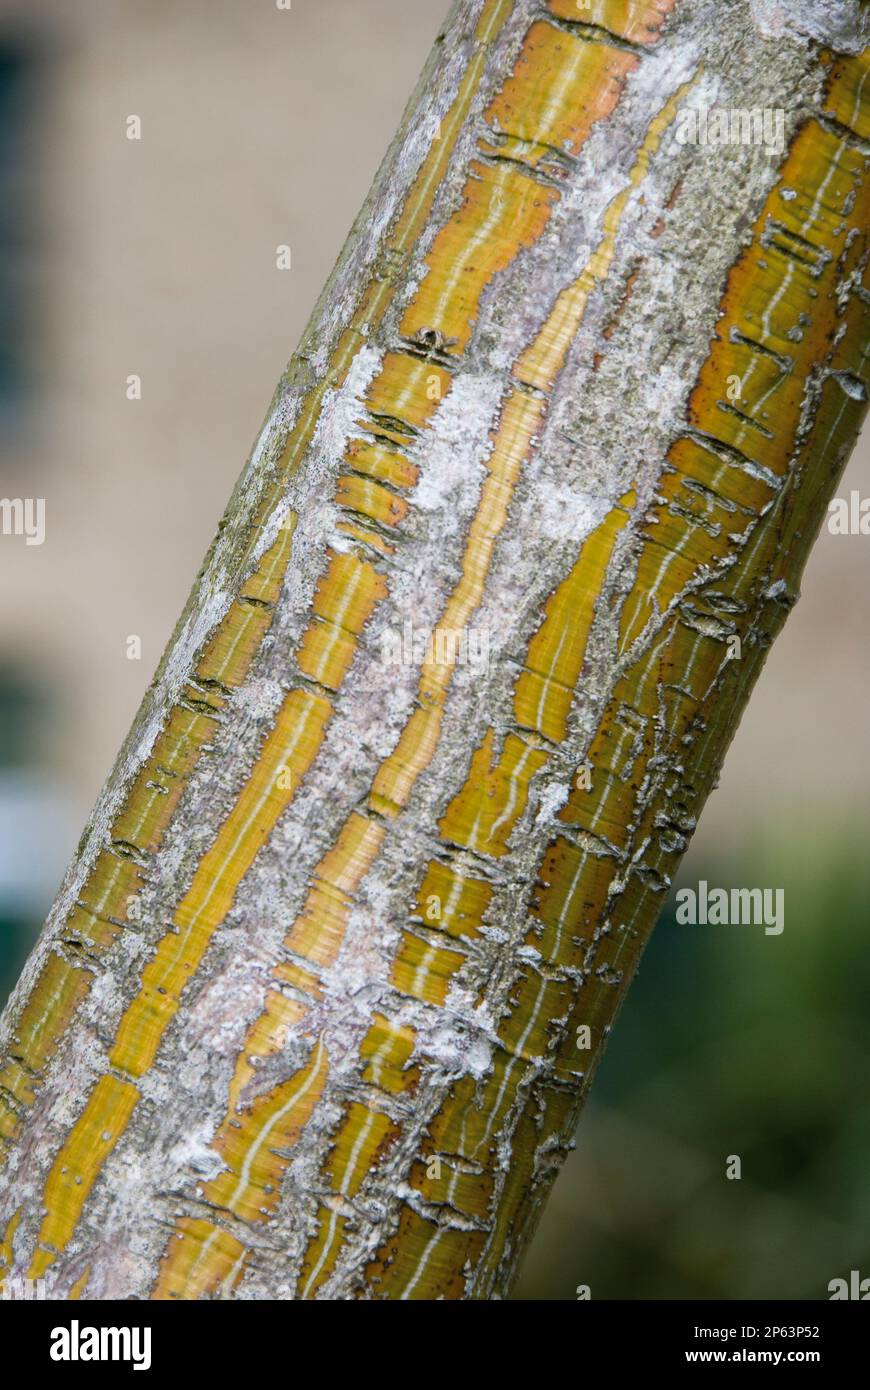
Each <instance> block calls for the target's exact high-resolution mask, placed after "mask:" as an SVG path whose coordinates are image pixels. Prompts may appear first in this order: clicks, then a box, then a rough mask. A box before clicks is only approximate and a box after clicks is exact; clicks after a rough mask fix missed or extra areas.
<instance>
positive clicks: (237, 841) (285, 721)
mask: <svg viewBox="0 0 870 1390" xmlns="http://www.w3.org/2000/svg"><path fill="white" fill-rule="evenodd" d="M330 712H331V707H330V705H329V704H328V702H327V701H326V700H324V699H322V698H321V697H319V696H316V695H312V694H310V693H309V692H308V691H307V690H292V691H291V692H290V694H289V695H288V696H287V697H286V699H285V701H284V704H283V705H282V707H281V710H280V712H279V714H278V717H277V719H276V720H275V724H274V726H273V728H272V729H271V730H270V732H269V733H268V735H267V736H266V738H265V740H264V743H263V747H262V749H261V752H260V756H259V758H258V760H257V762H256V763H255V764H254V767H253V769H252V771H251V776H250V778H249V780H248V781H247V783H246V784H245V786H244V787H243V789H242V791H241V792H240V794H239V797H238V800H237V801H236V804H235V806H234V807H233V809H232V811H231V812H230V814H229V816H228V817H227V819H226V820H225V821H224V824H223V825H222V827H221V829H220V831H219V833H218V836H217V839H216V840H215V842H214V844H213V845H212V847H211V849H209V850H207V851H206V853H205V854H204V855H203V857H202V859H201V860H200V862H199V864H198V866H197V869H196V872H195V874H194V876H193V880H192V882H191V885H190V888H189V889H188V891H187V893H186V894H185V895H184V897H183V898H182V899H181V902H180V903H179V904H178V907H177V909H176V911H175V924H174V925H175V929H174V930H173V931H170V932H169V933H167V935H166V936H164V937H163V939H162V940H161V942H160V944H159V946H158V948H157V952H156V955H155V956H154V959H153V960H152V961H150V962H149V964H148V965H147V966H146V967H145V970H144V972H143V977H142V990H141V992H140V993H139V995H138V996H137V998H136V999H135V1000H134V1001H133V1003H132V1004H131V1005H130V1007H129V1008H128V1010H127V1012H126V1013H125V1015H124V1017H123V1019H122V1020H121V1024H120V1026H119V1028H118V1035H117V1038H116V1041H115V1046H114V1047H113V1049H112V1052H111V1054H110V1060H111V1062H112V1065H113V1066H115V1067H118V1068H120V1069H123V1070H124V1071H126V1072H128V1073H129V1074H130V1075H131V1076H142V1075H143V1074H144V1073H145V1072H146V1071H147V1070H148V1069H149V1067H150V1066H151V1065H152V1063H153V1061H154V1058H155V1056H156V1054H157V1048H158V1047H159V1045H160V1041H161V1039H162V1037H163V1034H164V1032H165V1031H166V1028H167V1027H168V1025H169V1023H170V1021H171V1020H172V1018H173V1017H174V1015H175V1013H176V1011H177V1009H178V1004H179V1000H180V998H181V991H182V990H183V988H184V986H185V985H186V984H187V982H188V980H189V979H190V978H191V976H192V975H193V974H194V972H195V971H196V969H197V968H198V966H199V964H200V962H201V960H202V958H203V955H204V954H205V949H206V946H207V945H208V943H209V941H210V940H211V937H212V935H213V934H214V931H215V929H216V928H217V927H218V926H219V925H220V923H221V922H222V921H223V919H224V917H225V916H226V914H227V912H228V911H229V909H230V907H231V905H232V902H233V898H234V897H235V893H236V890H237V888H238V886H239V884H240V883H241V881H242V879H243V878H244V876H245V874H246V873H247V872H248V870H249V868H250V867H251V865H252V864H253V862H254V859H255V858H256V856H257V854H258V852H259V851H260V849H262V847H263V845H264V844H265V842H266V840H267V839H268V838H269V835H270V834H271V833H272V831H273V829H274V828H275V825H276V824H277V822H278V820H279V818H280V816H281V815H282V813H283V812H284V810H285V809H286V808H287V806H288V805H289V803H290V801H291V800H292V798H293V794H294V790H295V787H296V785H297V784H298V780H299V779H300V778H301V777H302V776H303V774H304V773H305V771H306V769H307V768H308V767H309V766H310V764H311V763H312V761H313V759H314V756H315V754H316V753H317V750H318V748H319V747H320V742H321V739H322V737H323V728H324V725H325V723H326V721H327V719H328V717H329V714H330Z"/></svg>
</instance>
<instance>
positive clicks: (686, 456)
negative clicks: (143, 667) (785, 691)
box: [0, 0, 870, 1299]
mask: <svg viewBox="0 0 870 1390" xmlns="http://www.w3.org/2000/svg"><path fill="white" fill-rule="evenodd" d="M868 42H870V25H868V19H867V17H866V12H865V11H863V10H862V7H861V6H860V5H859V4H857V3H852V0H842V3H840V4H837V5H831V4H828V3H826V0H794V3H792V4H790V5H788V6H781V5H779V4H777V3H775V0H752V2H751V3H750V0H730V3H729V4H728V5H722V4H719V3H712V2H711V0H588V3H585V4H584V3H575V0H549V3H547V4H544V3H540V0H534V3H533V2H532V0H459V3H458V4H457V5H456V6H455V8H454V10H453V12H452V14H451V17H450V19H449V21H448V23H447V25H446V27H445V29H444V31H443V33H442V34H441V35H439V38H438V40H437V42H436V45H435V50H434V53H433V55H432V58H431V59H430V61H429V64H428V66H427V69H426V72H425V74H424V77H423V80H422V82H421V84H420V86H419V87H418V89H417V93H416V95H415V97H414V98H413V100H412V102H411V104H410V107H409V109H408V112H407V114H406V116H405V119H404V121H403V124H402V127H401V129H400V131H399V134H398V136H397V138H396V140H395V142H394V144H393V146H392V147H391V149H390V151H389V153H388V155H387V158H386V161H385V163H384V165H383V167H382V169H381V172H380V174H379V175H378V178H377V180H376V183H375V186H374V189H373V191H372V193H371V195H370V197H369V199H368V202H367V203H366V205H365V207H364V208H363V211H362V213H361V215H360V218H359V219H358V221H357V223H356V226H355V227H354V229H353V231H352V233H351V236H350V238H349V240H348V243H347V246H346V248H345V250H344V252H343V254H342V256H341V258H340V261H339V264H338V266H337V268H336V270H335V272H334V274H333V276H332V278H331V280H330V282H329V284H328V286H327V288H326V290H325V292H324V294H323V296H322V298H321V300H320V302H319V304H318V305H317V308H316V310H315V313H314V316H313V319H312V322H311V325H310V327H309V329H308V331H307V333H306V336H305V339H304V341H303V343H302V346H301V347H300V349H299V351H298V353H297V354H296V356H295V357H294V358H293V359H292V361H291V363H290V365H289V367H288V369H287V371H286V373H285V375H284V377H283V378H282V380H281V382H280V385H279V387H278V390H277V392H276V395H275V398H274V401H273V404H272V407H271V410H270V412H269V415H268V418H267V421H266V423H265V426H264V428H263V431H262V433H261V435H260V438H259V440H258V442H257V445H256V447H255V449H254V451H253V454H252V456H251V459H250V461H249V463H248V466H247V468H246V469H245V472H244V474H243V476H242V479H241V481H240V483H239V485H238V487H237V489H236V492H235V494H234V496H233V498H232V500H231V502H230V505H229V508H228V510H227V513H226V516H225V519H224V521H223V523H222V526H221V528H220V532H219V535H218V537H217V539H216V541H215V543H214V545H213V547H212V549H211V551H210V553H209V555H208V557H207V560H206V563H205V566H204V568H203V570H202V572H201V574H200V576H199V578H198V580H197V583H196V585H195V588H194V592H193V594H192V596H191V599H190V601H189V603H188V605H187V608H186V610H185V612H184V614H183V616H182V619H181V621H180V623H179V626H178V628H177V630H176V633H175V635H174V637H173V639H172V641H171V643H170V646H169V648H168V651H167V653H166V656H165V657H164V660H163V663H162V665H161V667H160V669H159V671H158V674H157V676H156V678H155V681H154V683H153V685H152V686H151V688H150V690H149V691H148V694H147V696H146V698H145V701H144V703H143V706H142V709H141V711H140V714H139V716H138V718H137V720H136V723H135V725H134V727H133V730H132V732H131V734H130V736H129V738H128V740H127V742H126V744H125V746H124V748H123V750H122V752H121V755H120V757H119V759H118V762H117V765H116V767H115V769H114V771H113V772H112V774H111V776H110V778H109V781H108V783H107V785H106V788H105V791H104V792H103V794H102V797H101V799H100V801H99V803H98V806H97V808H96V810H95V812H94V816H93V819H92V821H91V823H90V825H89V826H88V828H87V831H86V833H85V835H84V837H83V839H82V842H81V845H80V847H79V850H78V853H77V855H76V858H75V860H74V862H73V864H72V866H71V868H70V870H69V872H68V874H67V877H66V879H65V881H64V884H63V887H62V889H61V892H60V895H59V897H58V900H57V903H56V905H55V908H54V910H53V912H52V914H51V917H50V919H49V922H48V924H47V926H46V928H45V930H44V932H43V934H42V936H41V938H40V940H39V943H38V945H37V946H36V948H35V950H34V952H33V955H32V957H31V959H30V961H29V963H28V965H27V966H26V968H25V970H24V973H23V976H22V979H21V982H20V984H19V986H18V989H17V991H16V993H15V994H14V996H13V998H12V1000H11V1001H10V1004H9V1006H8V1008H7V1010H6V1013H5V1014H4V1019H3V1033H2V1048H3V1055H2V1058H0V1155H2V1158H0V1162H2V1165H3V1167H2V1173H0V1175H2V1180H3V1188H2V1196H0V1273H2V1271H4V1270H5V1272H6V1273H7V1274H9V1273H12V1274H14V1275H16V1276H25V1277H27V1278H31V1279H39V1278H44V1279H45V1280H46V1285H47V1290H48V1293H49V1296H51V1297H60V1298H75V1297H79V1296H85V1297H89V1298H119V1297H120V1298H126V1297H136V1298H143V1297H149V1296H150V1297H157V1298H199V1297H203V1296H210V1297H219V1296H223V1297H227V1296H235V1297H253V1298H314V1297H319V1298H357V1297H359V1298H372V1297H373V1298H399V1299H401V1298H418V1299H419V1298H438V1297H444V1298H488V1297H499V1296H504V1295H505V1294H506V1293H507V1292H508V1291H509V1289H510V1287H511V1283H512V1280H513V1278H514V1275H515V1273H516V1270H517V1265H518V1261H519V1258H520V1256H521V1254H522V1251H523V1249H524V1247H525V1245H526V1243H527V1241H528V1238H529V1235H530V1233H531V1231H532V1229H533V1227H534V1223H535V1220H536V1217H537V1215H538V1214H539V1212H540V1209H541V1205H542V1203H543V1201H544V1199H545V1197H546V1194H547V1191H548V1189H549V1187H550V1185H551V1182H552V1180H553V1177H554V1176H555V1174H556V1172H557V1171H558V1168H559V1165H560V1163H561V1161H562V1158H563V1157H564V1154H565V1152H566V1150H567V1149H568V1147H569V1146H570V1144H571V1142H572V1134H573V1132H574V1128H575V1125H576V1122H577V1116H578V1111H579V1109H580V1106H581V1104H582V1100H583V1097H584V1095H585V1093H586V1090H587V1088H588V1085H589V1082H590V1079H591V1076H592V1074H593V1072H594V1069H595V1066H596V1064H597V1062H598V1060H599V1058H600V1055H601V1051H602V1048H603V1045H604V1042H605V1039H606V1036H607V1034H608V1032H609V1030H610V1027H611V1025H612V1023H613V1020H614V1016H615V1014H616V1011H617V1009H618V1007H619V1004H620V1002H621V1000H622V998H623V996H624V993H625V990H626V988H627V986H628V983H629V981H630V980H631V977H632V975H633V973H634V970H635V968H636V965H637V961H638V957H639V955H640V952H641V950H642V948H643V945H644V943H645V941H646V940H647V937H648V935H649V933H650V930H651V928H652V925H653V923H654V921H655V918H656V916H657V915H658V913H659V911H660V909H661V907H662V905H663V903H664V900H665V896H666V893H667V890H668V885H669V884H670V882H671V878H672V875H673V873H674V870H675V868H676V866H677V864H678V863H679V860H680V857H681V855H682V853H683V851H684V850H685V848H686V845H687V842H688V839H689V837H690V835H691V833H692V830H693V828H694V826H695V823H696V820H697V817H698V814H699V811H700V808H701V805H702V804H703V801H704V799H705V797H706V795H707V793H708V792H709V791H710V789H711V787H712V786H713V785H714V784H715V780H716V777H717V774H718V771H719V768H720V765H721V762H722V758H723V756H724V753H725V750H726V747H727V745H728V742H729V740H730V738H731V736H732V733H733V731H734V728H735V726H736V722H737V720H738V718H739V715H740V712H741V710H742V708H743V705H744V703H745V701H746V699H747V696H748V694H749V691H750V689H751V687H752V684H753V682H754V680H755V678H756V676H757V674H758V671H759V669H760V666H761V663H762V661H763V659H764V656H765V653H766V651H767V648H768V646H769V645H770V642H771V639H772V638H773V636H774V635H775V633H776V632H777V630H778V629H779V627H780V625H781V623H782V621H783V619H784V617H785V615H786V614H787V612H788V610H789V608H790V607H791V606H792V604H793V603H794V601H795V599H796V597H797V593H798V582H799V578H800V574H801V570H802V567H803V564H804V561H805V559H806V556H807V552H808V549H809V546H810V544H811V541H812V538H813V536H814V534H815V532H816V531H817V529H818V526H819V524H820V521H821V519H822V517H823V515H824V512H825V508H826V504H827V501H828V499H829V497H830V496H831V493H832V491H833V489H834V487H835V485H836V480H837V478H838V476H839V473H840V471H841V468H842V466H843V464H844V462H845V459H846V457H847V455H848V452H849V449H850V447H851V445H852V443H853V441H854V438H855V435H856V433H857V430H858V427H859V424H860V421H861V418H862V415H863V412H864V408H865V402H866V399H867V392H866V385H865V384H866V382H867V379H868V363H867V356H866V353H867V342H868V322H870V320H868V305H870V294H868V289H867V266H868V245H870V243H868V221H867V210H868V199H870V187H868V176H867V174H868V165H867V156H868V152H870V146H868V143H867V141H868V139H870V100H867V101H864V100H862V92H863V88H864V86H865V82H866V77H867V73H868V70H870V49H865V48H864V45H866V44H867V43H868ZM868 95H870V88H868ZM716 111H718V112H720V113H724V121H725V122H726V124H723V123H722V118H721V116H716V117H715V118H714V112H716ZM639 1064H641V1065H642V1062H640V1063H639ZM4 1233H5V1234H4Z"/></svg>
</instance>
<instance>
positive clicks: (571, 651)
mask: <svg viewBox="0 0 870 1390" xmlns="http://www.w3.org/2000/svg"><path fill="white" fill-rule="evenodd" d="M634 502H635V497H634V494H633V493H629V494H627V495H626V496H625V497H624V498H622V500H621V501H620V504H619V506H618V507H615V508H614V509H613V511H611V512H610V513H609V514H608V516H607V517H606V518H605V519H604V521H603V522H602V523H601V525H600V526H597V527H596V528H595V530H594V531H593V532H592V533H591V535H590V536H589V537H588V538H587V539H586V540H585V541H584V542H583V546H582V548H581V551H580V554H579V556H578V558H577V560H576V561H575V563H574V566H573V568H572V569H571V572H570V574H568V575H567V577H566V578H565V579H563V580H562V583H561V584H560V585H559V587H558V588H557V589H556V590H555V591H554V593H552V594H551V595H550V597H549V599H548V600H547V602H546V604H545V606H544V620H543V622H542V623H541V625H540V627H539V628H538V630H537V632H536V633H535V635H534V637H533V638H532V640H531V642H530V643H529V649H528V652H527V655H526V668H525V670H524V671H523V672H522V674H521V675H520V677H519V679H518V680H517V683H516V685H515V687H514V715H515V717H516V721H517V723H518V724H520V725H521V726H522V727H523V728H526V729H533V730H535V731H536V732H537V733H539V734H542V735H543V736H544V737H545V738H548V739H551V740H552V741H553V742H554V743H560V742H561V741H562V740H563V739H564V738H565V737H566V735H567V732H568V714H569V712H570V709H571V706H572V704H573V702H574V694H575V690H576V686H577V681H578V679H579V677H580V670H581V668H582V666H583V658H584V657H585V655H586V643H587V641H588V638H589V631H590V629H591V627H592V621H593V618H594V617H595V607H596V600H597V598H598V595H599V594H600V592H601V584H602V582H603V579H604V575H605V573H606V571H607V569H608V566H609V565H610V561H611V558H612V555H613V547H614V545H615V544H616V540H617V537H618V536H619V533H620V532H621V531H622V530H623V528H624V527H625V524H626V522H627V521H628V519H629V516H630V514H631V507H632V506H633V505H634Z"/></svg>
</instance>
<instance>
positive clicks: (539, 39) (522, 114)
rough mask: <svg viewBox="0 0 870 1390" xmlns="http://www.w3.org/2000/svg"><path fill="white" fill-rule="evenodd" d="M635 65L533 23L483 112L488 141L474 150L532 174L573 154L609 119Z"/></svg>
mask: <svg viewBox="0 0 870 1390" xmlns="http://www.w3.org/2000/svg"><path fill="white" fill-rule="evenodd" d="M637 65H638V59H637V58H635V57H634V56H633V55H632V54H631V53H625V52H621V51H620V50H619V49H614V48H611V47H610V46H609V45H607V44H599V43H588V42H586V41H585V40H583V39H578V38H576V37H575V36H574V35H571V34H566V33H565V32H564V30H562V29H557V28H556V27H555V26H554V25H552V24H547V23H545V22H543V21H540V20H539V21H538V22H537V23H535V24H533V25H532V27H531V29H530V30H529V32H528V33H527V34H526V37H525V39H524V40H523V46H522V49H521V51H520V56H519V59H518V61H517V64H516V67H515V68H514V71H513V73H512V74H511V76H510V77H509V78H508V80H507V82H505V84H504V86H503V87H502V88H501V91H500V92H499V93H498V95H497V96H496V97H495V98H494V99H493V101H492V102H491V103H490V105H489V106H488V107H487V110H486V115H485V120H486V121H487V123H488V124H489V126H490V127H491V129H492V131H493V138H492V140H490V139H489V138H485V139H483V140H481V141H480V142H479V148H480V149H481V150H482V151H483V152H485V153H490V152H499V153H502V154H510V156H511V157H512V158H514V159H517V160H519V161H520V162H521V163H525V164H528V165H529V167H530V168H533V169H535V168H538V167H540V166H541V164H543V163H544V162H545V161H546V160H547V158H548V156H551V155H552V153H553V152H554V151H564V152H565V153H566V154H572V155H575V154H577V152H578V151H579V149H580V146H581V145H582V144H583V142H584V140H586V138H587V136H588V135H589V132H590V130H591V129H592V127H593V125H594V124H595V123H596V121H600V120H603V119H604V118H605V117H607V116H609V115H610V113H611V111H612V110H613V108H614V107H615V106H616V103H617V101H618V100H619V97H620V93H621V91H622V87H623V85H624V83H625V79H626V77H627V76H628V74H629V73H630V72H632V71H633V70H634V69H635V68H636V67H637Z"/></svg>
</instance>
